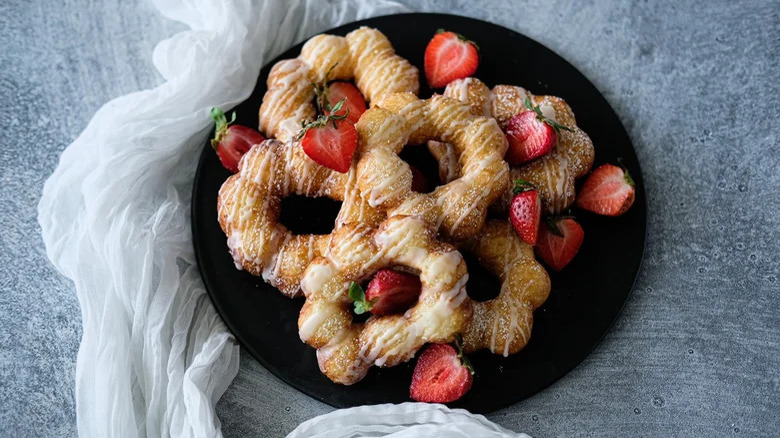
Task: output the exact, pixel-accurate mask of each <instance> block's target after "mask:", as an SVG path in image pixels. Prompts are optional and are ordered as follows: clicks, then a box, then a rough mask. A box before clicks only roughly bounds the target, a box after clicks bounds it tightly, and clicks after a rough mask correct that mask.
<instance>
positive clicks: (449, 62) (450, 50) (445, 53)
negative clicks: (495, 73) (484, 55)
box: [424, 29, 479, 88]
mask: <svg viewBox="0 0 780 438" xmlns="http://www.w3.org/2000/svg"><path fill="white" fill-rule="evenodd" d="M477 50H478V47H477V45H476V44H475V43H474V42H473V41H469V40H468V39H466V37H464V36H463V35H460V34H457V33H455V32H446V31H444V30H442V29H439V30H438V31H437V32H436V35H434V36H433V39H431V41H430V42H429V43H428V47H426V48H425V60H424V65H425V77H426V79H428V84H429V85H430V86H431V88H442V87H445V86H446V85H447V84H449V83H450V82H452V81H454V80H455V79H461V78H467V77H469V76H471V75H473V74H474V73H475V72H476V71H477V66H478V65H479V54H478V53H477Z"/></svg>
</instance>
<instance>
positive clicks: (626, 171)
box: [618, 157, 636, 187]
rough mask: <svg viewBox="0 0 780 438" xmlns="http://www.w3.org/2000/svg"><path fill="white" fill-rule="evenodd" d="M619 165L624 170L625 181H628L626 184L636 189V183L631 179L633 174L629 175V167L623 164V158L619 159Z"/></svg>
mask: <svg viewBox="0 0 780 438" xmlns="http://www.w3.org/2000/svg"><path fill="white" fill-rule="evenodd" d="M618 164H620V167H622V168H623V173H624V175H623V179H625V180H626V184H628V185H630V186H631V187H634V186H635V185H636V184H635V183H634V179H633V178H631V174H629V173H628V167H626V165H625V164H624V163H623V157H620V158H618Z"/></svg>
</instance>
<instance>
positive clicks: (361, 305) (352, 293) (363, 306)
mask: <svg viewBox="0 0 780 438" xmlns="http://www.w3.org/2000/svg"><path fill="white" fill-rule="evenodd" d="M349 298H350V299H351V300H352V301H353V305H354V308H355V313H356V314H358V315H362V314H364V313H366V312H368V311H369V310H371V306H372V304H373V303H371V301H367V300H366V293H365V292H364V291H363V288H362V287H360V285H359V284H357V283H355V282H354V281H353V282H352V284H350V285H349Z"/></svg>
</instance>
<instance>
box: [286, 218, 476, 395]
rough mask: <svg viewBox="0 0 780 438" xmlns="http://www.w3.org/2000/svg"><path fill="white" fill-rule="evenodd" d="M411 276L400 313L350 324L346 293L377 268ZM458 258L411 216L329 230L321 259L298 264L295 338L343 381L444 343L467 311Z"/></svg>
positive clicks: (463, 273)
mask: <svg viewBox="0 0 780 438" xmlns="http://www.w3.org/2000/svg"><path fill="white" fill-rule="evenodd" d="M392 266H404V267H406V268H407V269H411V270H412V271H413V272H416V273H419V275H420V281H421V283H422V292H421V293H420V298H419V300H418V302H417V304H415V305H414V306H413V307H411V308H410V309H409V310H407V311H406V312H405V313H404V314H402V315H385V316H372V317H370V318H369V319H368V320H367V321H366V322H365V323H353V321H352V312H351V307H352V301H351V300H350V298H349V295H348V290H349V287H350V284H351V283H352V282H357V283H360V282H362V281H363V280H365V279H367V278H369V277H370V276H371V275H372V274H374V272H376V271H377V270H379V269H382V268H385V267H392ZM467 279H468V275H467V273H466V263H465V262H464V261H463V257H462V256H461V254H460V253H459V252H458V251H457V250H456V249H455V248H454V247H453V246H451V245H449V244H446V243H443V242H439V241H437V240H435V232H434V231H433V229H432V228H431V227H430V225H429V224H427V223H426V222H425V221H423V220H421V219H420V218H418V217H409V216H395V217H391V218H388V219H387V220H386V221H385V222H383V223H382V224H381V225H380V226H379V228H378V229H377V228H372V227H370V226H368V225H366V224H359V223H353V224H349V225H345V226H343V227H341V228H340V229H338V230H336V231H335V232H334V233H333V235H332V237H331V240H330V245H329V246H328V249H327V251H326V252H325V253H324V254H323V256H322V257H318V258H317V259H315V260H314V261H313V262H312V263H311V265H309V267H308V268H307V269H306V272H305V274H304V277H303V281H302V282H301V287H302V289H303V292H304V294H305V295H306V302H305V303H304V305H303V308H302V309H301V313H300V316H299V319H298V330H299V334H300V337H301V340H303V341H304V342H306V343H307V344H309V345H311V346H312V347H314V348H316V349H317V361H318V363H319V366H320V370H322V372H323V373H324V374H325V375H326V376H328V378H330V379H331V380H333V381H334V382H337V383H342V384H345V385H350V384H353V383H355V382H357V381H359V380H360V379H362V378H363V377H364V376H365V375H366V373H367V372H368V369H369V368H370V367H371V366H372V365H377V366H394V365H397V364H399V363H402V362H405V361H407V360H409V359H411V358H412V357H413V356H414V354H415V353H416V352H417V350H418V349H419V348H420V347H422V346H423V345H424V344H426V343H428V342H433V343H441V342H450V341H452V340H453V339H454V338H455V336H456V334H457V333H459V332H461V331H462V330H463V328H464V327H465V325H466V323H467V321H468V319H469V317H470V316H471V301H470V300H469V299H468V296H467V295H466V280H467Z"/></svg>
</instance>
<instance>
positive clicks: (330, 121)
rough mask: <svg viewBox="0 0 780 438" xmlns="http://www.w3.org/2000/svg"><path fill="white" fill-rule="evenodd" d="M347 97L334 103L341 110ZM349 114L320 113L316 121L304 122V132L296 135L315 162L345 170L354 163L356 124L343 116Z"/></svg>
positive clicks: (344, 171) (334, 168) (335, 111)
mask: <svg viewBox="0 0 780 438" xmlns="http://www.w3.org/2000/svg"><path fill="white" fill-rule="evenodd" d="M343 104H344V100H341V101H339V103H337V104H336V105H334V106H333V112H334V113H338V111H339V110H341V106H342V105H343ZM346 117H347V115H341V116H340V115H336V114H329V115H327V116H325V115H321V116H319V117H318V118H317V120H315V121H313V122H309V123H306V122H302V123H301V126H302V129H301V132H300V133H299V134H298V136H297V137H295V139H296V140H301V145H302V146H303V151H304V152H306V155H308V156H309V158H311V159H312V160H314V161H315V162H316V163H319V164H321V165H323V166H325V167H328V168H330V169H333V170H335V171H337V172H341V173H346V172H347V171H348V170H349V168H350V166H351V165H352V156H353V155H354V154H355V148H356V147H357V131H356V130H355V125H353V124H352V123H349V122H348V121H346V120H344V119H345V118H346Z"/></svg>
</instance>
